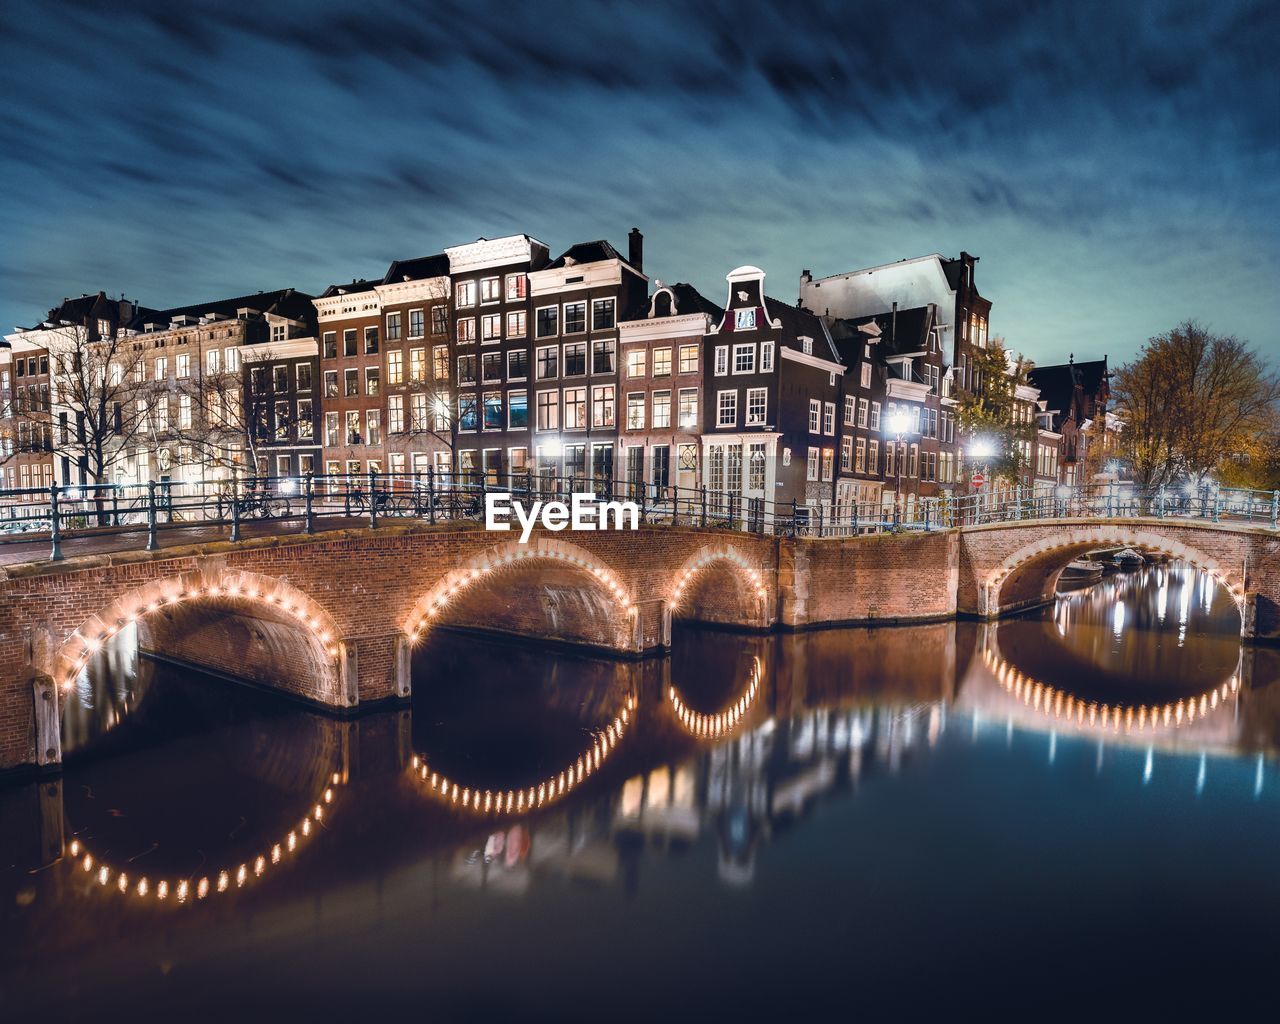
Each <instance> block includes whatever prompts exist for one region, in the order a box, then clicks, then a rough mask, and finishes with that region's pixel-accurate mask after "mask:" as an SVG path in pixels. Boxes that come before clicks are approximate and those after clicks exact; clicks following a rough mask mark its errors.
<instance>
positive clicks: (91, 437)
mask: <svg viewBox="0 0 1280 1024" xmlns="http://www.w3.org/2000/svg"><path fill="white" fill-rule="evenodd" d="M41 343H42V345H43V346H44V347H45V348H46V349H47V350H48V351H49V357H50V375H49V380H50V387H49V392H48V394H42V395H40V396H39V397H38V398H37V399H35V400H32V398H31V397H30V396H28V398H27V399H26V400H24V401H22V402H21V403H16V402H15V404H14V409H13V413H14V415H13V423H14V424H15V427H14V429H15V430H16V431H17V432H18V433H19V434H20V435H21V434H24V433H25V434H27V436H28V437H33V436H38V437H40V439H41V444H42V446H44V447H45V448H46V450H47V451H49V452H50V453H51V454H52V455H53V456H54V457H55V458H58V457H61V458H66V459H67V460H68V462H69V463H70V464H71V465H72V466H73V467H75V469H74V472H75V473H76V474H77V475H78V476H79V477H80V480H81V482H83V483H88V484H103V483H108V482H110V479H111V476H112V470H113V468H114V467H115V466H116V465H118V464H119V463H121V462H123V461H124V460H125V459H126V458H128V457H129V455H130V453H131V452H132V451H133V450H134V447H135V445H136V444H137V442H138V441H139V440H140V439H142V438H144V437H145V436H146V431H147V429H148V425H149V422H150V416H149V409H150V403H149V400H148V397H147V395H146V393H145V385H144V383H143V380H144V370H145V365H144V363H143V351H142V346H141V345H140V344H138V343H136V342H135V341H133V339H132V337H131V336H129V335H128V334H126V333H125V332H124V331H116V332H115V333H114V334H112V335H111V336H109V337H102V338H96V339H91V338H90V336H89V332H88V330H87V329H86V328H85V327H83V326H81V325H76V324H60V325H59V326H57V327H54V328H50V329H48V330H46V331H44V332H42V335H41ZM24 426H25V428H26V429H25V430H24Z"/></svg>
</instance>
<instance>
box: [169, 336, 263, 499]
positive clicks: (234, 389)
mask: <svg viewBox="0 0 1280 1024" xmlns="http://www.w3.org/2000/svg"><path fill="white" fill-rule="evenodd" d="M255 359H259V360H262V364H261V365H255V366H253V367H251V368H250V372H253V371H254V370H261V371H262V372H264V373H265V372H267V364H268V363H269V362H270V360H271V353H270V352H269V351H264V350H261V349H259V348H255ZM261 393H262V392H261V389H259V392H258V394H261ZM178 402H179V416H178V438H179V440H180V442H181V444H182V445H183V446H184V447H185V448H187V449H188V450H189V451H190V453H191V456H192V458H193V460H194V461H195V462H196V463H197V464H198V465H200V466H201V469H202V473H207V474H210V475H212V476H213V477H214V478H217V479H227V478H229V477H231V476H232V475H233V474H235V473H240V472H246V471H247V472H248V473H249V474H255V473H256V472H257V465H258V454H259V446H260V444H262V443H263V442H265V441H268V440H269V439H270V438H269V432H268V421H267V419H266V416H265V407H263V406H262V403H263V402H265V399H260V400H258V401H256V402H255V401H253V400H252V396H251V395H250V394H247V393H246V390H245V381H244V378H243V376H242V375H241V371H240V367H239V364H237V365H236V366H235V367H234V368H232V369H228V368H227V367H226V366H225V365H224V366H220V367H219V369H217V370H211V369H210V368H209V366H208V364H207V362H203V361H202V362H201V363H200V365H199V366H198V367H197V368H196V372H194V373H193V374H191V376H190V377H187V378H185V379H183V380H180V381H179V382H178ZM260 411H261V412H262V413H263V416H262V418H261V423H260V424H259V419H258V413H259V412H260ZM259 427H260V429H259ZM246 458H247V460H248V466H247V469H246V466H245V460H246Z"/></svg>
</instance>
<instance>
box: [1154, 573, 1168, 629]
mask: <svg viewBox="0 0 1280 1024" xmlns="http://www.w3.org/2000/svg"><path fill="white" fill-rule="evenodd" d="M1168 610H1169V584H1168V582H1167V581H1166V580H1161V581H1160V586H1159V587H1158V589H1157V590H1156V618H1158V619H1159V620H1160V624H1161V625H1163V624H1164V617H1165V615H1166V614H1167V613H1168Z"/></svg>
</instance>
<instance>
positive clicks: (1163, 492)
mask: <svg viewBox="0 0 1280 1024" xmlns="http://www.w3.org/2000/svg"><path fill="white" fill-rule="evenodd" d="M496 491H502V492H507V493H509V494H510V495H511V496H512V499H513V500H515V501H519V502H521V503H523V504H524V505H526V507H527V506H528V505H529V503H531V502H533V501H543V502H547V501H564V502H566V503H567V502H569V501H570V500H571V496H572V495H574V494H584V493H588V494H591V495H593V496H594V497H596V498H597V499H600V500H610V501H619V502H631V503H633V504H634V506H635V513H636V518H637V520H638V521H639V522H643V523H647V524H650V525H668V526H696V527H701V528H710V529H723V530H729V531H735V530H740V531H745V532H750V533H757V534H765V535H781V536H806V537H851V536H858V535H861V534H869V533H886V532H906V531H917V532H928V531H934V530H947V529H954V528H957V527H970V526H982V525H986V524H990V523H1007V522H1017V521H1023V520H1039V519H1068V518H1104V519H1124V518H1135V517H1154V518H1160V519H1164V518H1168V519H1197V520H1210V521H1213V522H1244V523H1253V524H1257V525H1261V526H1267V527H1270V528H1272V529H1276V528H1277V525H1278V519H1280V492H1276V491H1250V490H1228V489H1218V488H1212V489H1201V490H1200V491H1196V492H1191V493H1188V492H1187V491H1183V490H1178V491H1175V490H1172V489H1159V490H1150V491H1142V490H1139V489H1137V488H1134V487H1132V486H1128V485H1123V484H1120V485H1117V484H1102V485H1093V486H1089V487H1079V488H1070V489H1068V488H1056V489H1036V490H1026V489H1022V488H1016V487H1015V488H1011V489H1007V490H1003V491H1000V492H997V493H979V494H971V495H963V496H960V497H952V496H941V497H916V496H913V495H908V496H902V495H899V494H896V493H895V492H891V491H886V492H885V493H884V494H883V496H882V500H881V501H879V502H873V503H845V502H829V501H819V502H813V503H808V504H805V503H800V502H796V501H790V502H780V501H771V500H767V499H765V498H762V497H758V496H752V495H744V494H740V493H732V492H726V491H715V490H711V489H709V488H706V487H696V488H695V487H675V486H665V485H655V484H652V483H648V482H642V481H636V480H625V479H617V478H609V477H602V476H558V475H551V474H545V473H511V474H501V475H498V474H493V473H488V474H485V473H478V472H476V473H472V472H456V473H455V472H437V471H436V470H434V469H429V470H426V471H425V472H421V473H373V472H371V473H358V474H338V475H332V476H310V475H308V476H303V477H270V478H265V477H263V478H257V477H251V478H244V479H228V480H217V481H203V482H195V483H185V482H184V483H179V482H170V481H159V482H152V483H147V484H129V485H117V484H90V485H83V486H59V485H54V486H52V487H49V488H24V489H18V490H13V489H10V490H0V540H8V541H14V540H38V539H44V538H47V539H48V541H49V544H50V550H49V557H50V558H52V559H55V560H56V559H60V558H61V557H62V550H61V545H62V542H63V541H64V540H66V539H68V538H72V537H79V536H86V535H93V534H98V533H104V532H105V533H135V534H142V535H145V537H140V538H139V546H145V547H146V548H147V549H149V550H154V549H155V548H156V547H158V543H159V534H160V532H161V531H162V530H169V529H175V528H182V527H193V526H216V527H222V528H225V529H227V530H228V531H229V537H230V539H231V540H239V539H240V538H241V535H242V530H243V529H244V528H245V527H246V526H251V527H252V529H253V532H255V533H262V532H305V533H312V532H314V531H315V530H316V529H317V524H318V523H321V522H322V521H324V522H325V524H326V525H330V526H341V525H356V524H362V525H368V526H372V527H376V526H377V525H378V524H379V522H380V521H383V520H388V519H400V520H405V519H409V520H418V521H423V522H429V523H437V522H448V521H458V520H473V521H483V519H484V517H485V506H486V500H487V495H488V494H489V493H490V492H496ZM272 523H275V524H278V526H273V525H271V524H272Z"/></svg>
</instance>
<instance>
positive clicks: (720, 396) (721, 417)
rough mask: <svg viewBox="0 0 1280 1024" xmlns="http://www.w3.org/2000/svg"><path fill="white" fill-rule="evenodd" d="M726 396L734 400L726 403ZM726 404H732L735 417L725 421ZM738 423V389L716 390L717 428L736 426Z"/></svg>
mask: <svg viewBox="0 0 1280 1024" xmlns="http://www.w3.org/2000/svg"><path fill="white" fill-rule="evenodd" d="M726 397H731V398H732V399H733V401H732V402H731V403H726V402H725V399H726ZM726 404H728V405H731V406H732V411H733V419H732V420H729V421H728V422H726V421H725V412H726ZM737 425H738V389H737V388H730V389H728V390H726V391H717V392H716V429H720V428H721V427H736V426H737Z"/></svg>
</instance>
